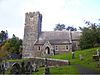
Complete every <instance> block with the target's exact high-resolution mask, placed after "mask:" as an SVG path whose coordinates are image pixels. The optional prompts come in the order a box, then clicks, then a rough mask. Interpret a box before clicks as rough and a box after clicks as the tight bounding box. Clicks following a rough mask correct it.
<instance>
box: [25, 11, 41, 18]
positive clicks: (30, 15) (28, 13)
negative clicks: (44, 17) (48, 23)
mask: <svg viewBox="0 0 100 75" xmlns="http://www.w3.org/2000/svg"><path fill="white" fill-rule="evenodd" d="M38 15H41V14H40V12H39V11H37V12H26V13H25V16H28V17H31V18H32V17H33V16H38Z"/></svg>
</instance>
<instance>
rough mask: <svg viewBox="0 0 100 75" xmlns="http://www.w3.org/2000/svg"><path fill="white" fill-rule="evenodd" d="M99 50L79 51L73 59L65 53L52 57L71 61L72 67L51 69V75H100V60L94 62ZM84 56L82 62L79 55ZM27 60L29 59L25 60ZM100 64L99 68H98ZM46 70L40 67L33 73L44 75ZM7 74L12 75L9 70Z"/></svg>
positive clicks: (69, 54)
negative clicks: (94, 56)
mask: <svg viewBox="0 0 100 75" xmlns="http://www.w3.org/2000/svg"><path fill="white" fill-rule="evenodd" d="M97 49H98V48H91V49H85V50H79V51H75V53H74V54H75V58H74V59H72V54H71V53H65V54H58V55H54V56H50V58H54V59H64V60H69V61H70V65H66V66H61V67H59V66H57V67H53V66H52V67H49V70H50V74H84V73H85V74H86V73H88V74H90V73H91V74H92V73H93V74H100V60H99V61H93V55H96V50H97ZM99 51H100V49H99ZM80 54H81V55H82V56H83V60H80V58H79V55H80ZM25 60H27V59H25ZM7 61H10V62H12V61H18V62H20V61H22V59H21V60H7ZM98 64H99V66H98ZM44 70H45V68H44V67H40V68H38V71H36V72H33V73H32V74H44V72H45V71H44ZM5 73H6V74H10V70H7V71H6V72H5Z"/></svg>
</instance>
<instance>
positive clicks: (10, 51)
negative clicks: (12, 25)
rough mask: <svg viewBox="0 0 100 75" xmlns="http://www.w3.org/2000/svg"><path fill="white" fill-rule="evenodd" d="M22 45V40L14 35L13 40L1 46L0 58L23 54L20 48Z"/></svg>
mask: <svg viewBox="0 0 100 75" xmlns="http://www.w3.org/2000/svg"><path fill="white" fill-rule="evenodd" d="M21 45H22V40H21V39H19V38H18V37H16V36H15V35H13V37H12V38H11V39H8V40H6V41H5V42H3V43H2V44H1V47H0V52H2V54H0V57H1V58H2V57H4V56H6V57H10V58H12V57H16V56H17V55H18V54H20V53H21V49H20V46H21Z"/></svg>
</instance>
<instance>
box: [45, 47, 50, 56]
mask: <svg viewBox="0 0 100 75" xmlns="http://www.w3.org/2000/svg"><path fill="white" fill-rule="evenodd" d="M45 51H46V54H50V48H49V47H48V46H47V47H46V48H45Z"/></svg>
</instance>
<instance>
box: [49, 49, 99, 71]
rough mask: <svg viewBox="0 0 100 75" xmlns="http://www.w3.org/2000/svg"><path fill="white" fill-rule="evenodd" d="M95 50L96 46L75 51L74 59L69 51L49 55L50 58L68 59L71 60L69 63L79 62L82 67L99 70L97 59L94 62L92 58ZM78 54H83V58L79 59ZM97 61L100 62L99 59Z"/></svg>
mask: <svg viewBox="0 0 100 75" xmlns="http://www.w3.org/2000/svg"><path fill="white" fill-rule="evenodd" d="M96 50H97V48H91V49H85V50H79V51H75V53H74V54H75V59H72V54H71V53H65V54H59V55H54V56H50V58H55V59H64V60H69V61H70V62H71V64H80V65H81V66H83V67H87V68H90V69H95V70H100V68H97V63H98V62H97V61H95V62H94V61H93V60H92V56H93V55H95V54H96ZM99 51H100V49H99ZM80 54H82V55H83V57H84V59H83V60H80V59H79V55H80ZM99 63H100V61H99Z"/></svg>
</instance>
